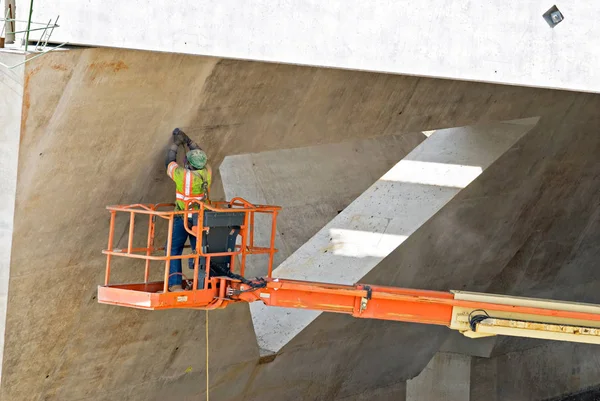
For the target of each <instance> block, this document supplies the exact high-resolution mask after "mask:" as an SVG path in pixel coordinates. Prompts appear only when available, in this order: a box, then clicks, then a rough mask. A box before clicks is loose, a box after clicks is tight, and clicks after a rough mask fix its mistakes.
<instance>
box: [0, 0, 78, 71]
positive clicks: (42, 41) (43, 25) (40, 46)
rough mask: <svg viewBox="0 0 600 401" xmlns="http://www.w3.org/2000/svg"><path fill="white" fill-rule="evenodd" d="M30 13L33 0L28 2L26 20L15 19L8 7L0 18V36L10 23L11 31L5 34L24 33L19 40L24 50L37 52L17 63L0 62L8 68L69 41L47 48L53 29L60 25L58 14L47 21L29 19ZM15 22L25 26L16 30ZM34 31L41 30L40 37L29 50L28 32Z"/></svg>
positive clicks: (21, 63) (58, 47)
mask: <svg viewBox="0 0 600 401" xmlns="http://www.w3.org/2000/svg"><path fill="white" fill-rule="evenodd" d="M32 14H33V0H32V1H31V4H30V8H29V19H27V20H18V19H15V18H14V15H13V11H12V8H10V7H9V8H8V9H7V10H6V14H5V15H4V18H1V19H0V21H2V22H3V28H2V31H1V33H0V37H1V38H4V31H5V28H6V26H7V25H10V26H11V28H12V31H11V32H8V31H7V32H6V35H16V34H20V33H22V34H25V35H24V37H23V39H22V41H21V46H23V47H24V50H25V52H37V53H39V54H37V55H35V56H33V57H29V58H27V59H26V60H25V61H23V62H20V63H17V64H15V65H6V64H4V63H0V65H1V66H3V67H5V68H8V69H13V68H15V67H18V66H20V65H23V64H25V63H27V62H29V61H31V60H33V59H35V58H37V57H40V56H43V55H44V54H47V53H50V52H52V51H55V50H57V49H60V48H61V47H63V46H65V45H67V44H68V43H69V42H64V43H61V44H59V45H57V46H54V47H52V48H49V49H47V47H48V43H49V42H50V39H51V38H52V34H53V33H54V29H55V28H58V27H60V25H58V19H59V18H60V15H57V16H56V19H54V21H53V19H52V18H50V19H49V20H48V22H36V21H32V20H31V17H32ZM16 22H22V23H26V24H27V28H26V29H24V30H20V31H17V30H16V28H15V27H16V24H15V23H16ZM32 26H33V28H32ZM34 31H42V34H41V36H40V38H39V39H38V40H37V42H36V44H35V47H34V49H33V50H30V49H29V34H30V33H31V32H34ZM2 41H3V39H2ZM3 46H4V43H3V42H2V46H0V47H3Z"/></svg>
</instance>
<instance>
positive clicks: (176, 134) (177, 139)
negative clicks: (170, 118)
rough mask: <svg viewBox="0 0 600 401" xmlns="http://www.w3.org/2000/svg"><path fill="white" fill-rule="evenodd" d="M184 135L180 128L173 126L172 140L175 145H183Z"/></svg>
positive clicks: (184, 141)
mask: <svg viewBox="0 0 600 401" xmlns="http://www.w3.org/2000/svg"><path fill="white" fill-rule="evenodd" d="M185 138H186V135H185V134H184V133H183V131H182V130H180V129H179V128H175V129H174V130H173V142H174V143H175V144H176V145H177V146H181V145H184V144H185V143H186V139H185Z"/></svg>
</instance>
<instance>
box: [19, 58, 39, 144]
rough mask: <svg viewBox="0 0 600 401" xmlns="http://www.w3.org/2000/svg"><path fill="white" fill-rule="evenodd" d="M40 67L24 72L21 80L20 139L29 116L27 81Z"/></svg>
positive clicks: (29, 100)
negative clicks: (23, 77)
mask: <svg viewBox="0 0 600 401" xmlns="http://www.w3.org/2000/svg"><path fill="white" fill-rule="evenodd" d="M40 68H41V67H35V68H34V69H32V70H31V71H29V72H26V73H25V79H24V80H23V111H22V112H21V137H20V138H21V140H22V139H23V134H24V133H25V129H26V128H27V117H29V108H30V107H31V98H30V95H29V81H30V80H31V77H33V76H34V75H35V74H37V72H38V71H39V70H40Z"/></svg>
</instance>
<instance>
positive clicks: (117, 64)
mask: <svg viewBox="0 0 600 401" xmlns="http://www.w3.org/2000/svg"><path fill="white" fill-rule="evenodd" d="M90 68H91V69H94V70H111V69H112V70H113V72H119V71H121V70H128V69H129V66H128V65H127V64H125V63H124V62H123V61H121V60H119V61H112V62H108V61H99V62H97V63H92V64H90Z"/></svg>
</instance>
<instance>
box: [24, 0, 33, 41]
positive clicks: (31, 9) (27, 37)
mask: <svg viewBox="0 0 600 401" xmlns="http://www.w3.org/2000/svg"><path fill="white" fill-rule="evenodd" d="M31 14H33V0H31V3H30V4H29V21H27V36H26V37H25V51H27V45H28V44H29V28H31Z"/></svg>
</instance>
